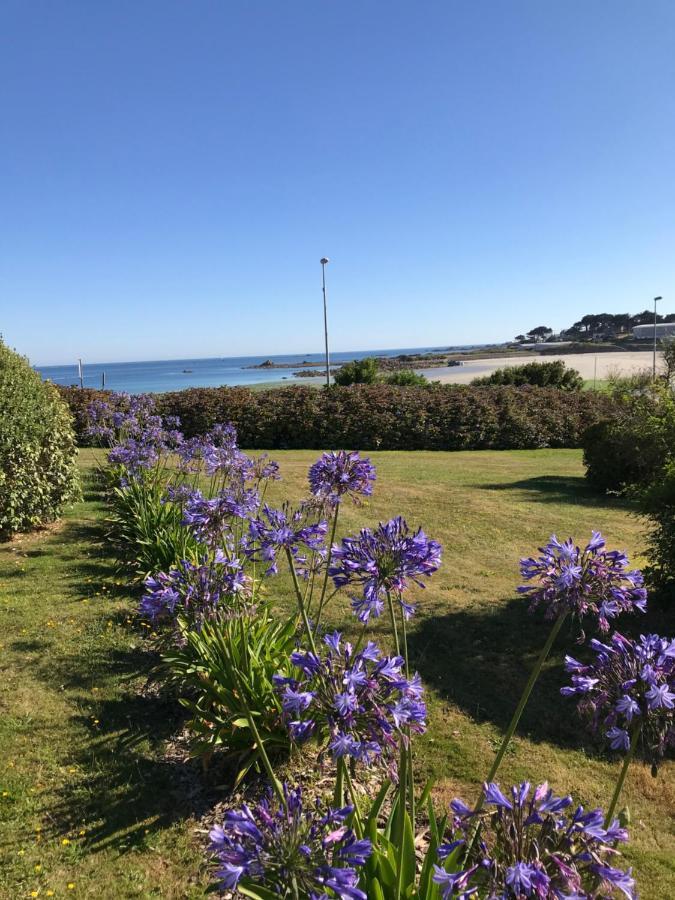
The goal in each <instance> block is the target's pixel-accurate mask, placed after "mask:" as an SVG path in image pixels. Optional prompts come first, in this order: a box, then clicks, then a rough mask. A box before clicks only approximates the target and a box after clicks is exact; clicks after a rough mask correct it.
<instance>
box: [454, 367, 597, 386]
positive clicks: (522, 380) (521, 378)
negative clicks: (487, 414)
mask: <svg viewBox="0 0 675 900" xmlns="http://www.w3.org/2000/svg"><path fill="white" fill-rule="evenodd" d="M471 384H473V385H483V384H512V385H515V386H516V387H522V385H525V384H532V385H535V386H536V387H552V388H558V389H559V390H561V391H580V390H581V389H582V388H583V386H584V379H583V378H582V377H581V375H580V374H579V372H577V370H576V369H568V368H566V366H565V363H564V362H562V360H554V361H553V362H543V363H540V362H530V363H525V364H524V365H522V366H506V367H505V368H503V369H497V370H496V372H493V373H492V374H491V375H486V376H485V377H484V378H474V379H473V381H472V382H471Z"/></svg>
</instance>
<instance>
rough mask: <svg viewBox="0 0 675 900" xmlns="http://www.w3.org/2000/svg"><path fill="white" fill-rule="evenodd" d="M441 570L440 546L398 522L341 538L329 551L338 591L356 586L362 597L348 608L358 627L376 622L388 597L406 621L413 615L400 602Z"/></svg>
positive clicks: (332, 573) (330, 572) (402, 521)
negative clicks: (373, 619) (393, 598)
mask: <svg viewBox="0 0 675 900" xmlns="http://www.w3.org/2000/svg"><path fill="white" fill-rule="evenodd" d="M440 564H441V545H440V544H439V543H437V542H436V541H432V540H429V538H427V536H426V535H425V533H424V532H423V531H422V529H421V528H420V529H419V530H418V531H416V532H415V533H411V532H410V529H409V528H408V525H407V524H406V522H405V520H404V519H402V518H401V517H400V516H399V517H398V518H396V519H391V520H390V521H389V522H385V523H382V522H380V524H379V525H378V526H377V528H376V529H374V530H371V529H369V528H362V529H361V532H360V534H359V536H358V537H347V538H343V540H342V544H336V545H335V546H334V547H333V548H332V551H331V566H330V568H329V570H328V571H329V574H330V575H331V576H332V578H333V582H334V583H335V587H336V588H341V587H351V586H352V585H358V586H359V588H361V591H362V593H361V595H360V596H358V597H354V598H353V600H352V608H353V609H354V612H355V613H356V614H357V616H358V617H359V619H360V620H361V621H362V622H367V621H368V619H369V618H370V617H371V616H379V615H380V614H381V612H382V610H383V607H384V599H385V598H386V595H387V593H391V594H393V595H395V596H396V597H397V598H398V599H399V601H400V603H401V606H402V608H403V612H404V614H405V615H406V617H408V616H410V615H412V613H413V612H414V611H415V608H414V606H412V605H411V604H410V603H409V602H407V601H405V600H404V599H403V592H404V591H405V590H406V589H407V588H408V587H409V585H410V582H412V583H414V584H416V585H418V587H424V583H423V581H422V579H423V578H426V577H427V576H429V575H431V574H433V573H434V572H435V571H436V570H437V569H438V567H439V566H440Z"/></svg>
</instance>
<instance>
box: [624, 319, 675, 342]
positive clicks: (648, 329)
mask: <svg viewBox="0 0 675 900" xmlns="http://www.w3.org/2000/svg"><path fill="white" fill-rule="evenodd" d="M633 337H634V338H636V339H637V340H638V341H647V340H650V339H651V340H652V341H653V340H654V326H653V325H636V326H635V327H634V328H633ZM664 337H675V322H659V323H657V325H656V339H657V340H660V339H661V338H664Z"/></svg>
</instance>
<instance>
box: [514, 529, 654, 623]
mask: <svg viewBox="0 0 675 900" xmlns="http://www.w3.org/2000/svg"><path fill="white" fill-rule="evenodd" d="M539 552H540V553H541V556H539V557H537V558H536V559H535V558H533V557H530V558H529V559H522V560H521V561H520V571H521V574H522V576H523V578H525V579H527V580H528V581H536V584H530V585H524V586H522V587H519V588H518V592H519V593H521V594H526V595H527V596H529V598H530V610H533V609H535V608H536V607H537V606H543V607H544V613H545V616H546V618H549V619H554V618H557V617H558V616H560V615H561V614H562V613H563V612H565V611H566V610H569V611H570V612H572V613H573V614H574V615H575V616H577V617H578V618H582V617H583V616H593V617H594V618H596V619H597V622H598V625H599V627H600V629H601V630H602V631H607V630H608V629H609V620H610V619H613V618H615V617H616V616H618V615H619V614H620V613H622V612H634V611H635V610H636V609H637V610H640V611H641V612H644V611H645V609H646V604H647V591H646V590H645V588H644V582H643V578H642V573H641V572H640V571H638V570H637V569H632V570H631V569H629V568H628V566H629V563H628V559H627V557H626V555H625V554H624V553H621V552H620V551H618V550H606V549H605V541H604V540H603V538H602V535H601V534H600V533H599V532H598V531H594V532H593V534H592V538H591V540H590V542H589V543H588V544H587V545H586V547H584V549H583V550H580V549H579V547H577V546H576V545H575V544H574V541H573V540H572V539H571V538H570V539H569V540H567V541H564V542H561V541H559V540H558V539H557V538H556V536H555V535H552V536H551V538H550V540H549V542H548V544H546V546H545V547H540V548H539Z"/></svg>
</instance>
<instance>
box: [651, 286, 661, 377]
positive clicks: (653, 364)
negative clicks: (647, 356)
mask: <svg viewBox="0 0 675 900" xmlns="http://www.w3.org/2000/svg"><path fill="white" fill-rule="evenodd" d="M659 300H663V297H654V356H653V359H652V381H656V304H657V302H658V301H659Z"/></svg>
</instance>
